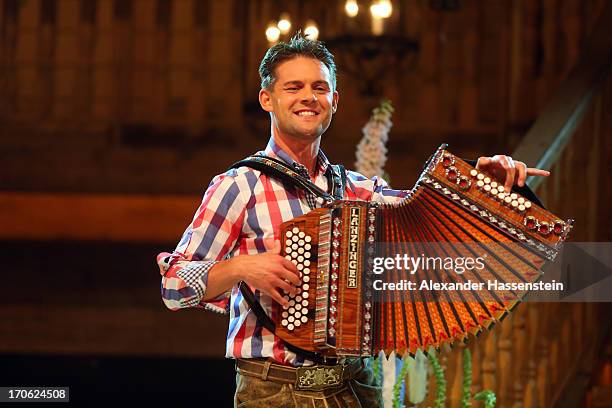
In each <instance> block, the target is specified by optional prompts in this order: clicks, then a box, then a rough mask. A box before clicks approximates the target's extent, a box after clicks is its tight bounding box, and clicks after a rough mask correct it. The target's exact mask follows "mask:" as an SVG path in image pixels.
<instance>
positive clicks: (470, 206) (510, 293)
mask: <svg viewBox="0 0 612 408" xmlns="http://www.w3.org/2000/svg"><path fill="white" fill-rule="evenodd" d="M445 148H446V146H445V145H443V146H441V147H440V149H438V151H437V152H436V153H435V154H434V156H432V158H431V159H430V161H429V163H428V164H427V166H426V168H425V169H424V171H423V173H422V175H421V177H420V178H419V180H418V182H417V183H416V185H415V187H414V188H413V189H412V190H411V191H410V195H409V196H408V197H406V198H405V199H403V200H402V201H401V202H400V203H398V204H393V205H390V204H379V203H374V202H361V201H360V202H358V201H336V202H334V203H333V204H331V205H330V206H329V207H326V208H318V209H315V210H313V211H311V212H310V213H308V214H306V215H303V216H300V217H297V218H294V219H293V220H291V221H288V222H285V223H283V224H282V226H281V234H282V235H281V242H282V255H284V256H285V257H286V258H287V259H290V260H292V261H293V262H294V263H296V265H297V267H298V269H299V270H300V276H301V279H302V284H301V287H300V290H299V293H298V294H297V295H296V296H289V295H286V296H287V297H288V298H289V300H290V304H291V306H290V307H289V308H281V306H279V305H278V304H275V308H274V310H273V314H272V320H273V321H274V322H275V325H276V335H278V336H279V337H281V338H282V339H283V340H284V341H286V342H288V343H290V344H292V345H294V346H296V347H299V348H301V349H304V350H308V351H312V352H316V353H320V354H321V355H326V356H371V355H377V354H378V352H379V351H380V350H384V351H385V352H387V353H389V352H391V351H395V352H396V353H398V354H400V355H401V354H403V353H406V352H408V353H411V354H413V353H415V352H416V350H417V349H419V348H421V349H423V350H427V349H429V347H432V346H433V347H435V348H438V347H440V346H441V345H442V344H443V343H452V342H453V341H455V340H463V339H465V338H466V337H467V336H468V335H469V334H478V333H479V332H480V331H481V330H483V329H484V328H488V327H490V326H491V325H492V324H493V323H494V322H496V321H499V320H501V319H502V318H503V317H505V315H506V314H507V313H508V312H509V311H511V309H512V308H513V307H514V306H515V305H516V304H517V303H518V302H519V301H520V300H521V299H522V298H523V297H524V295H525V294H526V293H527V291H526V290H524V289H521V285H515V286H512V284H520V283H533V282H536V281H537V280H538V279H539V278H540V276H541V274H542V272H541V269H542V267H543V265H544V264H546V263H548V262H551V261H553V260H554V258H555V256H556V254H557V251H558V249H559V245H560V244H561V242H563V241H564V240H565V239H566V237H567V235H568V233H569V231H570V230H571V227H572V220H567V221H561V220H560V219H558V218H557V217H555V216H554V215H553V214H551V213H549V212H548V211H546V210H544V209H543V208H541V207H539V206H537V205H535V204H533V203H531V202H530V201H529V200H526V199H525V198H524V197H521V196H519V195H517V194H515V193H510V192H506V191H504V188H503V186H502V185H499V184H498V183H496V182H495V181H494V180H491V178H490V177H489V176H487V175H486V174H482V173H481V172H479V171H478V170H476V169H474V168H473V167H471V166H470V165H469V164H467V163H465V162H464V161H462V160H461V159H459V158H457V157H455V156H454V155H452V154H451V153H449V152H448V151H446V150H445ZM398 254H399V255H400V256H401V254H404V255H406V256H411V257H413V258H421V264H420V265H421V267H420V268H419V267H413V268H412V270H409V269H410V268H405V267H406V265H408V264H406V263H405V262H404V264H403V265H402V262H401V261H405V259H399V260H398ZM470 257H471V258H472V259H474V258H476V259H478V258H480V259H481V260H480V263H478V261H476V262H477V263H478V266H481V268H480V269H478V270H476V268H472V269H471V270H469V271H463V272H462V273H458V272H456V271H457V270H458V269H459V268H457V267H456V265H455V267H454V269H453V268H452V267H451V268H450V270H449V268H447V267H446V266H443V265H442V263H441V262H442V261H441V260H442V259H443V260H445V261H447V260H448V259H451V260H453V259H458V258H464V259H468V258H470ZM381 259H382V260H383V261H384V260H385V259H387V261H386V262H387V263H388V265H387V266H391V267H390V268H387V269H385V270H384V272H383V273H380V269H381V268H383V266H384V262H382V263H381V261H380V260H381ZM388 259H392V260H393V261H394V262H391V261H388ZM429 260H434V261H432V263H431V265H429V264H427V262H429ZM436 262H437V263H436ZM392 263H393V265H391V264H392ZM426 264H427V266H428V267H427V268H425V267H424V266H425V265H426ZM412 265H413V266H414V264H412ZM375 266H378V268H375ZM402 266H403V267H402ZM383 269H384V268H383ZM411 272H412V273H411ZM383 281H384V282H386V283H389V282H391V283H392V284H393V285H395V286H394V288H400V290H397V289H394V290H391V289H389V286H388V285H387V286H386V288H387V290H377V289H380V288H381V287H382V285H383V284H384V282H383ZM423 281H425V282H427V283H428V284H429V285H430V286H431V287H436V286H435V285H438V287H441V288H443V289H444V288H445V286H444V285H446V287H449V285H457V286H458V287H461V288H463V289H464V290H457V291H454V292H453V291H451V290H439V291H434V290H429V289H425V290H423V289H422V288H421V287H420V285H421V284H422V282H423ZM409 282H413V283H412V285H413V289H412V290H407V287H408V286H409V285H411V284H410V283H409ZM489 282H498V283H502V289H500V290H496V289H490V288H489V286H488V284H489ZM479 283H482V286H478V287H477V285H478V284H479ZM506 284H507V286H504V285H506ZM402 285H403V286H402ZM461 285H463V286H461ZM470 285H471V286H470ZM470 287H472V288H474V289H473V290H470V289H469V288H470ZM507 288H509V289H507Z"/></svg>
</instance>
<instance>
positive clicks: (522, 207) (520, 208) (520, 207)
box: [518, 204, 525, 212]
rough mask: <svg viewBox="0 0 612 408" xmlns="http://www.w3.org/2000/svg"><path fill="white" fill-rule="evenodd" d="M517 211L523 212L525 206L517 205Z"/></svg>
mask: <svg viewBox="0 0 612 408" xmlns="http://www.w3.org/2000/svg"><path fill="white" fill-rule="evenodd" d="M518 210H519V212H523V211H525V206H524V205H523V204H519V206H518Z"/></svg>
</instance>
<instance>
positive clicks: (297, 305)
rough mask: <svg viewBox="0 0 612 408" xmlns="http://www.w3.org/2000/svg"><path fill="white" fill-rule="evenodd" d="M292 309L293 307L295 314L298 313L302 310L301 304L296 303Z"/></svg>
mask: <svg viewBox="0 0 612 408" xmlns="http://www.w3.org/2000/svg"><path fill="white" fill-rule="evenodd" d="M300 300H301V299H300ZM294 307H295V311H296V313H297V312H299V311H300V310H301V309H302V302H300V301H297V302H296V304H295V306H294ZM296 317H297V316H296Z"/></svg>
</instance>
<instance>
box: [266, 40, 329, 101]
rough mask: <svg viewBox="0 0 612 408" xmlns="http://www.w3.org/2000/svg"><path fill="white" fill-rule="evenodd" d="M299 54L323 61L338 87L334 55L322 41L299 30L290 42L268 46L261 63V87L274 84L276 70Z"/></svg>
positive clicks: (267, 87)
mask: <svg viewBox="0 0 612 408" xmlns="http://www.w3.org/2000/svg"><path fill="white" fill-rule="evenodd" d="M299 56H302V57H308V58H314V59H317V60H319V61H321V62H322V63H323V64H325V66H327V69H329V74H330V76H331V81H332V83H331V86H332V89H334V90H335V89H336V63H335V62H334V55H333V54H332V53H331V52H329V50H328V49H327V48H326V47H325V45H324V44H323V43H322V42H321V41H317V40H309V39H308V38H306V37H304V35H303V34H302V33H301V31H298V32H297V33H296V34H295V35H294V36H293V37H291V39H290V40H289V41H288V42H282V41H281V42H279V43H278V44H275V45H273V46H272V47H270V48H268V51H267V52H266V55H264V57H263V59H262V60H261V64H259V77H260V78H261V87H262V88H264V89H269V87H270V86H271V85H273V84H274V81H275V80H276V78H275V77H274V75H275V70H276V67H278V66H279V65H280V64H281V63H282V62H285V61H287V60H290V59H293V58H297V57H299Z"/></svg>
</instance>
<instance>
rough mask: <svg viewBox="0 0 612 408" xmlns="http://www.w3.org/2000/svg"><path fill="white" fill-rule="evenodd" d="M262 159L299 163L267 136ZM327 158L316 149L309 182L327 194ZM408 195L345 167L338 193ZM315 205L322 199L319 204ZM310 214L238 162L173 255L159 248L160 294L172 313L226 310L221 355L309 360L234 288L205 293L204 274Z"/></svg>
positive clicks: (294, 196) (288, 192) (208, 196)
mask: <svg viewBox="0 0 612 408" xmlns="http://www.w3.org/2000/svg"><path fill="white" fill-rule="evenodd" d="M262 153H263V154H265V155H266V156H268V157H274V158H277V159H280V160H283V161H285V162H286V163H288V164H289V165H291V166H294V167H296V166H299V164H297V163H296V162H295V161H294V160H293V159H291V157H290V156H289V155H288V154H287V153H286V152H284V151H283V150H281V149H280V148H279V147H278V145H276V144H275V143H274V140H273V139H272V138H271V139H270V142H269V143H268V146H267V147H266V149H265V151H264V152H259V153H258V154H262ZM329 166H330V165H329V161H328V160H327V158H326V157H325V155H324V154H323V152H321V151H320V152H319V155H318V160H317V166H316V167H317V168H316V169H315V176H314V180H313V181H314V183H315V184H316V185H317V186H319V187H320V188H322V189H323V190H326V191H328V179H327V177H326V176H325V174H326V172H327V171H328V167H329ZM406 196H407V192H406V191H403V190H392V189H390V188H388V186H387V183H386V182H385V181H384V180H383V179H381V178H378V177H373V178H372V179H368V178H366V177H364V176H363V175H361V174H359V173H356V172H352V171H347V186H346V189H345V192H344V198H345V199H348V200H364V201H378V202H387V203H389V202H397V201H399V200H401V199H402V198H404V197H406ZM317 203H318V205H319V206H320V205H321V204H322V200H320V199H319V200H318V201H317ZM309 211H310V207H309V205H308V203H307V200H306V194H305V193H304V191H302V190H300V189H296V188H295V187H293V186H287V185H285V184H283V183H282V182H281V181H279V180H277V179H274V178H271V177H268V176H267V175H264V174H262V173H261V172H260V171H257V170H254V169H251V168H248V167H239V168H237V169H231V170H229V171H227V172H225V173H223V174H220V175H218V176H216V177H214V178H213V180H212V182H211V183H210V185H209V186H208V189H207V190H206V192H205V193H204V198H203V200H202V203H201V205H200V206H199V208H198V209H197V211H196V213H195V216H194V218H193V221H192V222H191V224H190V225H189V226H188V227H187V229H186V230H185V232H184V233H183V237H182V239H181V240H180V242H179V244H178V246H177V247H176V249H175V250H174V252H173V253H172V254H169V253H161V254H159V255H158V257H157V262H158V265H159V268H160V271H161V274H162V284H161V292H162V298H163V301H164V303H165V304H166V306H167V307H168V308H170V309H171V310H178V309H181V308H187V307H198V308H204V309H208V310H212V311H215V312H220V313H228V312H229V315H230V321H229V330H228V334H227V347H226V357H229V358H259V357H263V358H272V359H273V360H275V361H276V362H278V363H280V364H286V365H294V366H299V365H305V364H306V365H308V364H310V361H308V360H304V359H303V358H302V357H300V356H297V355H296V354H295V353H292V352H290V351H289V350H287V349H286V348H285V346H284V343H283V341H282V340H281V339H280V338H278V337H276V336H275V335H274V334H273V333H271V332H270V331H268V330H267V329H265V328H264V327H263V326H262V325H261V324H260V323H259V321H258V320H257V317H256V316H255V314H254V313H253V312H252V311H251V310H250V308H249V306H248V305H247V303H246V301H245V300H244V299H243V297H242V294H241V293H240V290H239V289H238V286H237V285H236V286H234V287H233V288H232V290H231V293H226V294H224V295H221V296H219V297H217V298H215V299H212V300H208V301H203V300H202V299H204V298H206V286H207V282H208V271H209V270H210V269H211V268H212V267H213V266H214V264H215V263H217V262H219V261H221V260H223V259H225V258H229V257H233V256H236V255H253V254H258V253H262V252H266V251H267V250H269V249H271V248H272V247H273V244H274V241H275V240H277V239H279V238H280V237H279V228H280V225H281V224H282V223H283V222H285V221H289V220H291V219H293V218H295V217H298V216H300V215H303V214H305V213H307V212H309ZM255 296H256V298H257V299H258V300H259V302H260V303H261V305H262V307H263V308H264V310H265V311H266V312H267V313H268V315H270V314H271V310H272V302H273V300H272V298H270V297H269V296H267V295H265V294H262V293H260V292H259V291H255Z"/></svg>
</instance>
